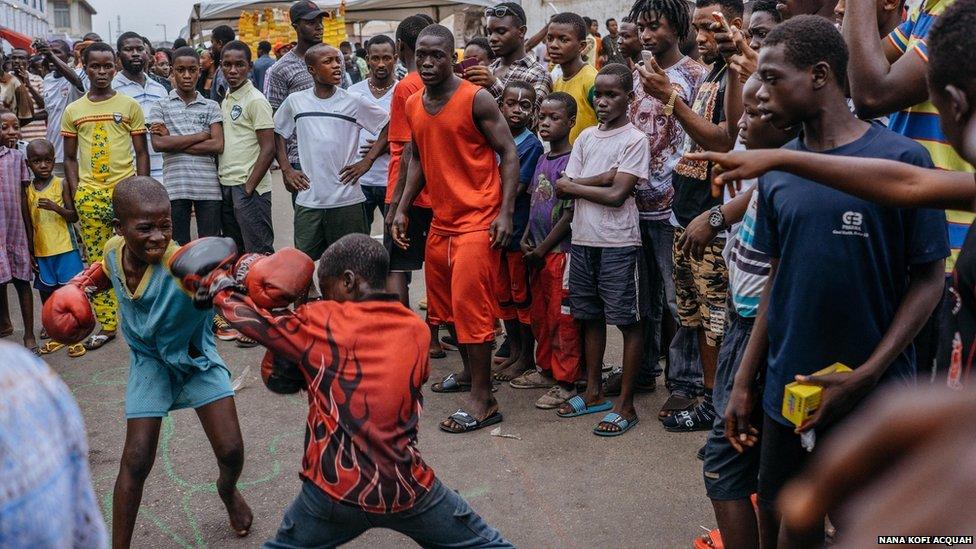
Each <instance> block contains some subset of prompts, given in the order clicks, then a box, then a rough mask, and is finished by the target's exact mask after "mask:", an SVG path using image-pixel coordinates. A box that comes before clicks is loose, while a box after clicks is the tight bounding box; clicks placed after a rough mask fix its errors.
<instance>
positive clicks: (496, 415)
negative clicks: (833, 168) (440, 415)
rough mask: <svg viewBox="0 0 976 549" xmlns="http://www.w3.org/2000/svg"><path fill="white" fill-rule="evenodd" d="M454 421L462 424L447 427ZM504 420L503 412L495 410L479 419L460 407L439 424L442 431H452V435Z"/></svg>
mask: <svg viewBox="0 0 976 549" xmlns="http://www.w3.org/2000/svg"><path fill="white" fill-rule="evenodd" d="M451 421H453V422H454V423H455V424H456V425H460V427H461V428H460V429H452V428H450V427H447V425H450V423H449V422H451ZM501 422H502V413H501V412H499V411H498V410H495V411H494V412H492V413H491V414H489V415H488V417H486V418H485V419H482V420H481V421H478V420H477V419H475V417H474V416H472V415H471V414H469V413H467V412H465V411H464V410H462V409H460V408H458V411H457V412H454V413H453V414H451V415H450V417H448V418H447V419H446V420H444V421H442V422H441V423H440V424H439V425H438V426H439V427H440V428H441V431H444V432H445V433H451V434H452V435H457V434H461V433H470V432H471V431H477V430H478V429H481V428H482V427H488V426H489V425H494V424H496V423H501Z"/></svg>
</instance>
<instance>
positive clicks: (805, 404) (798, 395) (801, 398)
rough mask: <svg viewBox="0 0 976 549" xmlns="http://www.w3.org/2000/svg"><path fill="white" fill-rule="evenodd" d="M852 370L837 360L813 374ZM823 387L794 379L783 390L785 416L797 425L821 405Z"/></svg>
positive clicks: (819, 374) (820, 374)
mask: <svg viewBox="0 0 976 549" xmlns="http://www.w3.org/2000/svg"><path fill="white" fill-rule="evenodd" d="M850 371H852V370H851V369H850V368H848V367H847V366H845V365H843V364H841V363H840V362H835V363H834V364H831V365H830V366H827V367H826V368H824V369H823V370H818V371H816V372H814V373H813V374H811V376H822V375H826V374H839V373H846V372H850ZM822 393H823V388H822V387H820V386H819V385H806V384H802V383H799V382H797V381H794V382H793V383H790V384H788V385H787V386H786V388H785V389H784V391H783V417H785V418H786V419H788V420H789V421H790V423H792V424H793V425H796V426H797V427H799V426H800V424H801V423H803V421H804V420H806V419H807V418H808V417H810V416H811V415H813V412H815V411H816V410H817V408H818V407H820V396H821V394H822Z"/></svg>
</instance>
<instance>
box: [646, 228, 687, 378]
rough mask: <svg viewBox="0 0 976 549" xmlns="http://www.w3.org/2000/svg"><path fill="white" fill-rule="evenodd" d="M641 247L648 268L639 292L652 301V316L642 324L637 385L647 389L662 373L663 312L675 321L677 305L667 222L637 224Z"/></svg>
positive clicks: (672, 236)
mask: <svg viewBox="0 0 976 549" xmlns="http://www.w3.org/2000/svg"><path fill="white" fill-rule="evenodd" d="M640 235H641V244H642V246H643V248H644V261H645V262H646V264H647V270H646V272H647V283H646V284H645V285H644V287H643V288H642V290H643V291H646V292H647V295H649V296H650V298H651V314H650V315H649V316H648V318H647V319H645V321H644V360H643V361H642V362H641V367H640V370H639V371H638V373H637V383H638V384H640V385H649V384H651V383H653V382H654V380H655V379H657V378H658V377H659V376H660V375H661V373H662V371H661V370H662V369H661V365H660V362H659V361H658V358H659V357H660V356H661V345H662V343H663V344H664V345H668V344H670V341H667V342H662V341H661V325H662V322H663V320H664V314H665V312H666V313H667V314H669V315H671V318H673V319H674V321H675V322H677V321H678V305H677V302H676V301H675V295H674V264H673V260H672V257H671V250H672V248H673V247H674V227H672V226H671V223H669V222H668V221H667V220H664V221H647V220H641V222H640Z"/></svg>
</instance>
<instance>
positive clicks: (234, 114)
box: [230, 105, 244, 122]
mask: <svg viewBox="0 0 976 549" xmlns="http://www.w3.org/2000/svg"><path fill="white" fill-rule="evenodd" d="M242 112H244V109H242V108H241V106H240V105H234V106H233V107H231V109H230V118H231V120H233V121H235V122H236V121H237V119H238V118H240V117H241V113H242Z"/></svg>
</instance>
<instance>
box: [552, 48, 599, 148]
mask: <svg viewBox="0 0 976 549" xmlns="http://www.w3.org/2000/svg"><path fill="white" fill-rule="evenodd" d="M596 75H597V70H596V69H595V68H593V67H592V66H590V65H583V68H582V69H580V71H579V72H578V73H576V75H575V76H573V77H572V78H570V79H569V80H566V79H564V78H563V77H561V76H560V77H559V78H557V79H556V81H555V82H554V83H553V85H552V91H554V92H565V93H568V94H569V95H572V96H573V99H575V100H576V124H574V125H573V129H572V130H570V131H569V142H570V143H573V142H575V141H576V136H578V135H579V134H580V132H582V131H583V130H585V129H586V128H589V127H590V126H596V124H597V119H596V111H595V110H593V85H594V84H595V83H596Z"/></svg>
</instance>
